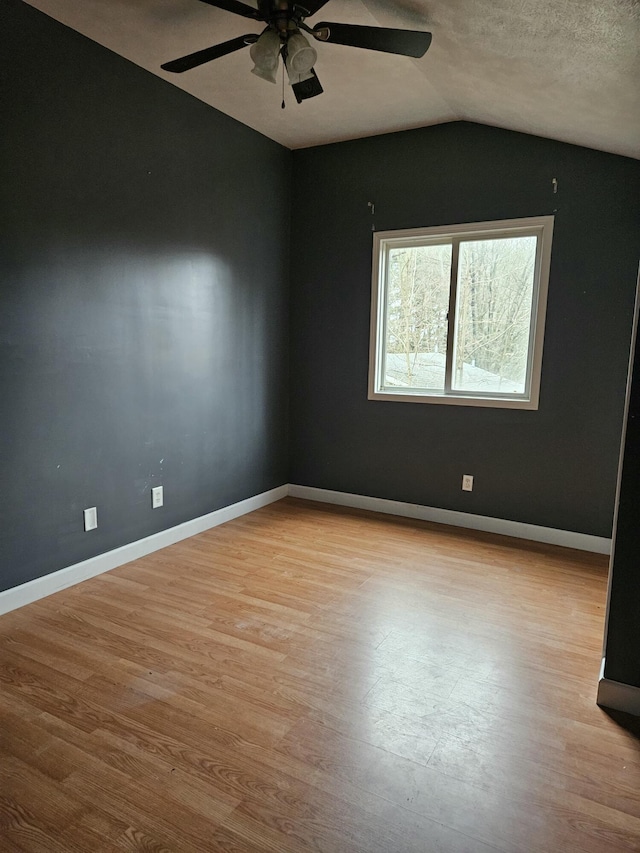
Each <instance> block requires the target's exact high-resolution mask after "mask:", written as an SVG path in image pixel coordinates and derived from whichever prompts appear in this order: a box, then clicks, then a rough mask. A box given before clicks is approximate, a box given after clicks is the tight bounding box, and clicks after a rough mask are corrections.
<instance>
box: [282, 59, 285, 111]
mask: <svg viewBox="0 0 640 853" xmlns="http://www.w3.org/2000/svg"><path fill="white" fill-rule="evenodd" d="M281 107H282V109H284V108H285V103H284V59H283V60H282V104H281Z"/></svg>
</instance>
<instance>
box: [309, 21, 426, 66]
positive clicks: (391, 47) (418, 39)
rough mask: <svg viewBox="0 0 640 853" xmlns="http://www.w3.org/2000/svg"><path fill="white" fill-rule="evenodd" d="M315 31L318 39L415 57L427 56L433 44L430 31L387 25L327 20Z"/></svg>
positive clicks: (317, 26)
mask: <svg viewBox="0 0 640 853" xmlns="http://www.w3.org/2000/svg"><path fill="white" fill-rule="evenodd" d="M312 33H313V35H314V36H315V38H316V39H318V41H327V42H330V43H331V44H345V45H348V46H349V47H362V48H365V49H366V50H381V51H383V52H384V53H398V54H400V55H402V56H413V57H415V58H416V59H419V58H420V57H421V56H424V55H425V53H426V52H427V50H428V48H429V45H430V44H431V33H422V32H417V31H416V30H394V29H389V28H386V27H361V26H359V25H357V24H332V23H329V22H325V21H323V22H322V23H321V24H316V25H315V26H314V28H313V30H312Z"/></svg>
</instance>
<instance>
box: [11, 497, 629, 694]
mask: <svg viewBox="0 0 640 853" xmlns="http://www.w3.org/2000/svg"><path fill="white" fill-rule="evenodd" d="M287 495H291V497H295V498H303V499H305V500H312V501H321V502H322V503H330V504H336V505H338V506H349V507H354V508H356V509H365V510H370V511H371V512H382V513H387V514H388V515H400V516H405V517H407V518H417V519H421V520H423V521H433V522H436V523H438V524H450V525H452V526H454V527H466V528H470V529H471V530H482V531H485V532H487V533H500V534H502V535H504V536H514V537H516V538H518V539H530V540H533V541H534V542H547V543H549V544H551V545H562V546H564V547H566V548H577V549H579V550H581V551H593V552H595V553H597V554H608V553H609V552H610V550H611V540H610V539H605V538H603V537H600V536H590V535H588V534H585V533H573V532H571V531H568V530H555V529H554V528H551V527H538V526H537V525H535V524H524V523H521V522H517V521H505V520H504V519H500V518H489V517H488V516H483V515H472V514H471V513H466V512H456V511H454V510H448V509H438V508H437V507H429V506H421V505H420V504H410V503H403V502H401V501H390V500H385V499H384V498H372V497H367V496H366V495H353V494H349V493H348V492H335V491H331V490H329V489H316V488H314V487H312V486H298V485H295V484H289V485H283V486H278V488H276V489H271V490H270V491H268V492H263V493H262V494H259V495H255V496H254V497H252V498H247V499H246V500H244V501H239V502H238V503H235V504H231V506H227V507H223V508H222V509H218V510H215V512H210V513H208V514H207V515H202V516H200V518H194V519H192V520H191V521H185V522H184V524H178V525H177V526H176V527H171V528H169V529H168V530H162V531H160V533H154V534H153V536H147V537H146V538H145V539H139V540H138V541H137V542H131V543H130V544H129V545H123V546H122V547H121V548H115V549H114V550H113V551H107V553H106V554H99V555H98V556H97V557H92V558H91V559H89V560H84V561H83V562H82V563H76V564H75V565H73V566H68V567H67V568H65V569H60V570H59V571H57V572H52V573H51V574H48V575H45V576H44V577H41V578H36V579H35V580H32V581H28V582H27V583H24V584H21V585H20V586H16V587H13V588H12V589H8V590H5V591H4V592H0V615H1V614H3V613H8V612H9V611H10V610H15V609H16V608H18V607H23V606H24V605H25V604H30V603H31V602H33V601H37V600H38V599H40V598H45V597H46V596H47V595H52V594H53V593H54V592H59V591H60V590H62V589H66V588H67V587H70V586H74V584H77V583H80V582H81V581H83V580H87V579H88V578H92V577H95V576H96V575H100V574H102V573H103V572H108V571H111V569H115V568H117V567H118V566H122V565H124V564H125V563H130V562H131V561H132V560H137V559H139V558H140V557H144V556H146V555H147V554H151V553H153V552H154V551H159V550H160V549H161V548H166V547H167V546H168V545H173V544H174V543H175V542H180V541H181V540H182V539H188V538H189V537H190V536H195V535H196V534H197V533H202V532H203V531H205V530H209V529H211V528H212V527H217V526H218V525H219V524H224V522H225V521H231V519H233V518H238V517H239V516H241V515H245V514H246V513H248V512H253V511H254V510H256V509H260V507H263V506H267V505H268V504H270V503H274V502H275V501H279V500H281V499H282V498H284V497H286V496H287ZM604 681H606V679H604ZM608 684H613V685H616V684H617V682H608ZM618 687H621V688H627V689H629V690H635V689H636V688H630V687H628V685H624V684H623V685H618ZM603 689H604V688H603ZM598 695H599V694H598ZM601 704H606V703H605V702H603V703H601ZM609 707H615V706H613V705H610V706H609Z"/></svg>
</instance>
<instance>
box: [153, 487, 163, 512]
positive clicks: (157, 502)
mask: <svg viewBox="0 0 640 853" xmlns="http://www.w3.org/2000/svg"><path fill="white" fill-rule="evenodd" d="M163 504H164V491H163V488H162V486H154V487H153V489H151V509H157V508H158V507H159V506H162V505H163Z"/></svg>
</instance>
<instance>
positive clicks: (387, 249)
mask: <svg viewBox="0 0 640 853" xmlns="http://www.w3.org/2000/svg"><path fill="white" fill-rule="evenodd" d="M552 229H553V217H551V216H547V217H536V218H529V219H519V220H506V221H501V222H486V223H476V224H472V225H459V226H452V227H439V228H431V229H416V230H411V231H396V232H384V233H377V234H375V235H374V263H373V267H374V269H373V301H372V326H371V357H370V370H369V398H370V399H386V400H400V401H402V400H405V401H406V400H408V401H413V402H437V403H457V404H462V405H489V406H491V405H494V406H495V405H500V406H507V407H512V408H537V405H538V393H539V382H540V367H541V361H542V342H543V337H544V314H545V308H546V292H547V282H548V273H549V261H550V250H551V234H552Z"/></svg>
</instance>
